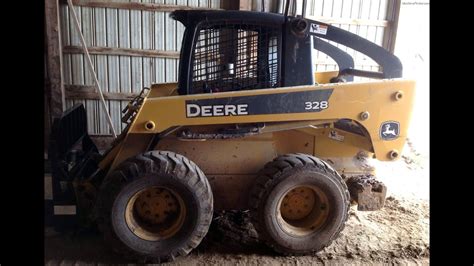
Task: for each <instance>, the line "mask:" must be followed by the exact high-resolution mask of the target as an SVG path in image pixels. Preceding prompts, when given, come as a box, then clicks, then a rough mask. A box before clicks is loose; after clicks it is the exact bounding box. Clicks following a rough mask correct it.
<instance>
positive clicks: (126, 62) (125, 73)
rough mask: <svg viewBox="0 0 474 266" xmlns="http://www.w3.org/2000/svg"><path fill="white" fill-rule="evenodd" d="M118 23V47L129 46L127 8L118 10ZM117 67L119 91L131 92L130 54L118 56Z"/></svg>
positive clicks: (128, 16) (122, 102)
mask: <svg viewBox="0 0 474 266" xmlns="http://www.w3.org/2000/svg"><path fill="white" fill-rule="evenodd" d="M118 23H119V47H120V48H130V11H129V10H118ZM119 61H120V65H119V69H120V75H119V77H120V92H131V88H132V85H131V69H130V61H131V60H130V56H119ZM126 105H127V103H126V102H125V101H120V108H119V109H120V110H122V109H123V108H124V107H125V106H126ZM124 126H125V125H124V124H121V130H123V128H124Z"/></svg>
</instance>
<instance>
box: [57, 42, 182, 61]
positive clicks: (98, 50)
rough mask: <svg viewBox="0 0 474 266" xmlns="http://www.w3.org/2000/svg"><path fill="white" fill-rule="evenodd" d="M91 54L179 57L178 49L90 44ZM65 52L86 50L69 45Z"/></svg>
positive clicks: (64, 49)
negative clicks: (167, 49)
mask: <svg viewBox="0 0 474 266" xmlns="http://www.w3.org/2000/svg"><path fill="white" fill-rule="evenodd" d="M87 48H88V49H89V53H90V54H102V55H126V56H140V57H160V58H173V59H179V52H178V51H163V50H149V49H132V48H114V47H101V46H90V47H87ZM63 52H64V53H65V54H82V53H84V51H83V50H82V47H81V46H74V45H68V46H65V47H64V48H63Z"/></svg>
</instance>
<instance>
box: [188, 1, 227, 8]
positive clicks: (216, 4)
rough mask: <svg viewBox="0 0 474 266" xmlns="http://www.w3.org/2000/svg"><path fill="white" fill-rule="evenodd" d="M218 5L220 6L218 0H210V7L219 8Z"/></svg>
mask: <svg viewBox="0 0 474 266" xmlns="http://www.w3.org/2000/svg"><path fill="white" fill-rule="evenodd" d="M188 1H189V0H188ZM220 7H221V1H220V0H211V8H220Z"/></svg>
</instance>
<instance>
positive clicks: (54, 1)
mask: <svg viewBox="0 0 474 266" xmlns="http://www.w3.org/2000/svg"><path fill="white" fill-rule="evenodd" d="M59 25H60V24H59V3H58V0H45V27H46V43H47V49H46V53H47V58H46V61H47V64H46V68H47V73H48V84H49V95H48V96H49V99H50V100H49V102H50V110H49V111H50V114H51V116H52V117H59V116H61V114H62V113H63V110H64V108H65V97H64V84H63V69H62V64H63V57H62V45H61V31H60V27H59Z"/></svg>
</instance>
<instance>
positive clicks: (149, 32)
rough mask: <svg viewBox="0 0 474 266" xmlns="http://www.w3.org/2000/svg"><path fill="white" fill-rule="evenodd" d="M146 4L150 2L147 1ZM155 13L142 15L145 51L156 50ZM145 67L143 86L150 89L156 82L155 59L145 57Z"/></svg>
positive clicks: (143, 67)
mask: <svg viewBox="0 0 474 266" xmlns="http://www.w3.org/2000/svg"><path fill="white" fill-rule="evenodd" d="M144 2H150V1H149V0H145V1H144ZM154 17H155V12H148V11H146V12H143V13H142V28H143V32H142V36H143V37H142V38H143V44H142V46H143V49H154V48H155V47H154V46H155V44H154V40H155V38H154V35H155V34H154V32H155V27H154V26H155V23H154V19H155V18H154ZM142 60H143V66H142V69H143V71H142V75H143V78H142V79H143V86H144V87H150V86H151V84H152V83H153V82H154V81H155V65H154V60H153V58H149V57H143V59H142Z"/></svg>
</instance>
